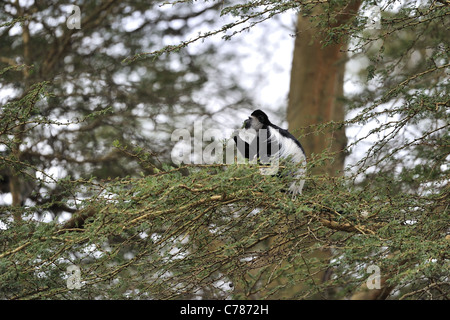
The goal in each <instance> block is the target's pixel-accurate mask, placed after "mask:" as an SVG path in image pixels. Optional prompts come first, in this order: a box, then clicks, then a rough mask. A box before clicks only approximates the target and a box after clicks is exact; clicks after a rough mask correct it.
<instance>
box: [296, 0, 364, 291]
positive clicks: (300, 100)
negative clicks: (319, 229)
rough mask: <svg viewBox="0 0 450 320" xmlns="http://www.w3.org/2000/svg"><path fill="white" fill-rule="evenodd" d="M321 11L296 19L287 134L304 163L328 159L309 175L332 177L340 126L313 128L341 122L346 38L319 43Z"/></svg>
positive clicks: (320, 254)
mask: <svg viewBox="0 0 450 320" xmlns="http://www.w3.org/2000/svg"><path fill="white" fill-rule="evenodd" d="M360 4H361V2H360V1H359V0H355V1H350V2H349V3H348V4H347V5H346V6H345V7H342V8H336V9H335V10H334V11H333V13H335V16H334V18H336V20H334V22H333V24H330V25H329V27H331V28H333V27H339V26H341V25H344V24H347V23H348V22H349V21H350V20H351V19H352V18H353V17H354V16H355V14H356V12H357V11H358V9H359V6H360ZM326 5H327V4H326ZM323 9H324V7H321V6H317V7H315V8H314V9H313V10H312V12H311V16H305V15H303V14H299V16H298V20H297V37H296V39H295V47H294V54H293V61H292V69H291V82H290V89H289V104H288V110H287V120H288V123H289V130H290V131H291V133H293V134H294V135H295V136H297V137H298V136H300V135H301V136H302V137H300V141H301V143H302V145H303V147H304V149H305V152H306V155H307V158H308V162H310V163H313V162H314V161H315V159H318V158H320V155H322V154H323V152H325V155H326V156H329V157H332V158H333V160H327V161H326V162H325V164H324V165H318V166H314V168H313V169H312V170H310V174H313V175H323V174H325V175H330V176H337V175H341V174H342V172H343V169H344V161H345V153H344V152H343V150H344V148H345V147H346V144H347V137H346V135H345V128H344V127H343V126H338V127H331V126H329V127H325V128H323V127H320V129H319V130H318V127H317V126H316V125H320V124H325V123H331V122H334V123H341V122H343V121H344V120H345V109H344V107H345V106H344V103H343V99H342V97H343V93H344V72H345V62H346V59H347V56H346V49H347V39H346V38H345V37H344V38H341V40H342V41H340V42H337V43H333V44H328V45H326V46H324V45H323V43H324V42H325V41H326V39H325V33H324V32H323V31H324V30H323V27H321V26H318V25H317V22H315V21H313V20H311V17H312V16H316V15H318V14H322V13H323V12H324V10H323ZM321 18H322V17H321ZM330 21H332V20H330ZM300 130H302V131H300ZM310 241H311V246H312V245H314V244H315V240H314V239H312V238H311V239H310ZM330 257H331V252H329V250H315V251H314V252H312V253H311V254H310V255H307V256H306V258H315V259H318V260H319V261H327V260H329V259H330ZM309 273H310V275H311V278H312V279H313V281H314V283H316V284H320V283H321V282H322V281H324V280H326V279H327V277H328V276H329V275H330V273H329V272H328V271H326V270H310V272H309ZM294 290H296V291H297V293H296V294H299V293H301V292H302V291H304V290H305V288H304V286H303V285H302V284H300V285H298V286H296V288H294ZM326 296H327V292H322V293H320V294H317V295H316V296H314V297H313V298H317V299H320V298H324V297H325V298H326Z"/></svg>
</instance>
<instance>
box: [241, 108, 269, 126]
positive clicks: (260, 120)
mask: <svg viewBox="0 0 450 320" xmlns="http://www.w3.org/2000/svg"><path fill="white" fill-rule="evenodd" d="M270 124H271V123H270V121H269V117H268V116H267V114H265V113H264V112H263V111H261V110H259V109H258V110H255V111H253V112H252V114H251V115H250V117H248V119H247V120H245V121H244V128H245V129H250V128H251V129H255V130H256V131H258V130H259V129H263V128H267V126H268V125H270Z"/></svg>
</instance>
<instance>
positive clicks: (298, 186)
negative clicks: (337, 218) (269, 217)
mask: <svg viewBox="0 0 450 320" xmlns="http://www.w3.org/2000/svg"><path fill="white" fill-rule="evenodd" d="M247 130H254V133H256V136H255V137H254V138H253V140H252V141H251V142H250V143H248V142H246V141H244V140H242V139H241V138H240V137H239V134H237V135H235V136H234V137H233V139H234V142H235V143H236V145H237V148H238V150H239V152H240V153H241V154H242V155H243V156H244V157H245V158H246V159H249V160H255V159H257V160H259V161H260V162H261V163H265V164H267V163H273V162H274V161H278V160H279V159H280V158H284V159H290V161H292V162H294V163H299V164H302V166H301V167H300V168H299V169H298V170H297V171H296V172H295V173H294V176H295V177H296V178H301V177H303V176H304V174H305V168H304V166H305V165H306V155H305V151H304V149H303V147H302V145H301V144H300V142H299V141H298V140H297V139H296V138H295V137H294V136H293V135H292V134H291V133H290V132H289V131H288V130H286V129H282V128H280V127H278V126H276V125H274V124H273V123H271V122H270V120H269V118H268V117H267V115H266V114H265V113H264V112H263V111H261V110H256V111H254V112H253V113H252V114H251V116H250V117H249V118H248V119H247V120H245V121H244V131H247ZM303 184H304V180H299V181H296V182H294V183H292V184H291V186H290V188H289V190H290V191H291V192H292V193H293V194H294V195H295V194H299V193H301V191H302V189H303Z"/></svg>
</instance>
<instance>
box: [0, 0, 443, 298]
mask: <svg viewBox="0 0 450 320" xmlns="http://www.w3.org/2000/svg"><path fill="white" fill-rule="evenodd" d="M183 2H184V1H177V3H176V4H175V5H174V7H173V8H174V9H173V10H174V11H172V12H171V13H170V14H169V13H168V11H164V10H162V9H161V8H160V7H159V6H158V3H156V2H154V3H153V2H152V4H151V5H148V4H147V2H145V3H144V2H142V3H141V2H139V1H137V2H136V1H135V2H132V3H128V2H127V1H123V2H115V1H105V2H101V1H98V3H97V5H96V6H93V7H92V8H90V9H89V8H88V3H90V2H86V4H85V5H84V6H82V8H81V10H82V12H91V13H92V14H91V15H89V16H86V17H85V18H84V20H82V29H81V30H82V32H83V33H81V32H78V33H77V31H76V30H74V29H72V30H71V29H65V20H63V21H58V20H51V19H45V17H47V16H48V15H49V14H50V13H49V12H56V11H58V10H59V11H60V12H62V10H63V8H62V7H61V5H56V4H54V5H53V4H52V5H50V4H48V7H47V6H45V7H41V6H40V5H38V4H32V5H30V6H28V7H20V6H19V5H18V4H17V2H14V3H9V2H7V1H5V2H4V3H3V4H2V5H1V6H3V8H2V9H3V10H1V11H0V12H1V15H2V18H4V19H5V20H6V21H10V22H8V23H4V24H2V25H1V27H2V29H0V31H1V34H0V41H1V45H2V54H1V55H2V57H0V58H2V59H1V60H0V62H1V63H2V71H1V76H2V78H1V82H2V88H3V89H4V90H6V89H10V91H9V93H7V96H6V98H5V101H4V103H3V104H2V109H1V116H0V147H1V149H0V175H1V179H2V180H1V184H0V188H1V189H0V191H1V192H2V194H3V199H2V206H1V207H0V297H1V298H2V299H56V298H59V299H77V298H80V299H123V298H130V299H175V298H189V299H190V298H204V299H205V298H219V299H223V298H240V299H249V298H260V299H263V298H289V299H301V298H332V299H338V298H351V297H354V298H355V297H357V294H358V292H360V291H361V290H364V288H362V287H361V285H364V284H366V283H367V282H366V281H367V280H368V279H371V276H372V273H371V271H370V270H371V269H370V268H369V267H371V266H376V267H378V268H379V270H380V276H381V277H380V282H381V287H380V289H378V290H379V291H382V294H381V295H379V296H378V297H384V298H386V297H389V298H392V299H418V298H421V299H448V298H449V287H450V285H449V269H450V268H449V252H450V250H449V249H450V239H449V238H450V236H449V226H450V218H449V207H448V206H449V199H450V189H449V185H448V182H449V170H450V168H449V165H448V164H449V160H450V146H449V145H450V137H449V131H448V127H449V121H448V120H449V104H450V98H449V86H450V82H449V78H448V72H449V56H448V52H450V45H449V39H448V27H449V19H448V16H449V15H450V6H449V3H448V1H432V2H429V3H425V4H421V5H420V6H419V5H416V3H412V2H408V1H405V2H397V1H386V3H384V4H383V7H382V11H381V22H380V29H378V30H367V28H366V23H367V17H365V16H364V15H363V14H361V15H360V16H357V17H355V19H354V20H352V21H351V23H350V24H346V25H345V26H339V27H338V28H337V27H333V19H338V18H339V10H340V8H342V6H344V5H345V2H343V1H333V2H324V1H248V2H242V3H239V4H235V5H230V6H227V5H226V4H224V3H223V2H222V1H220V3H219V2H217V4H220V5H217V4H215V3H213V2H212V3H209V2H206V4H204V5H205V6H209V5H212V7H208V9H211V10H212V11H210V10H206V9H205V10H198V8H197V7H196V8H197V10H198V11H195V13H192V11H189V10H186V8H190V6H189V5H188V4H183ZM92 3H94V2H92ZM183 5H184V6H183ZM369 5H370V3H368V2H367V3H365V2H364V3H363V6H362V9H361V12H364V10H365V9H367V8H368V6H369ZM314 6H323V8H322V10H321V11H320V14H317V15H315V16H311V19H312V20H314V21H316V22H317V24H318V25H320V26H322V27H323V32H324V33H326V34H327V35H328V38H327V39H328V40H329V41H330V42H339V41H343V39H349V41H350V43H351V47H350V49H349V51H350V52H349V54H350V55H349V63H351V62H353V61H356V60H357V59H359V58H362V59H366V60H364V61H366V66H365V67H363V68H361V70H360V71H361V72H360V74H359V75H358V81H359V83H360V85H361V89H360V90H359V92H357V93H356V94H354V95H352V94H349V95H348V96H346V97H345V99H346V103H347V105H348V117H347V120H346V121H345V122H343V123H325V124H321V125H317V126H316V132H320V131H321V130H325V129H327V128H330V127H334V128H339V127H342V126H345V127H346V128H348V129H355V128H356V129H357V130H360V131H359V132H358V134H355V136H352V137H350V138H351V139H350V142H349V144H348V146H347V148H346V149H345V150H341V151H340V152H345V153H348V154H350V158H352V157H357V159H356V161H354V162H352V163H349V165H348V166H347V167H346V170H345V172H344V174H342V175H338V176H336V177H330V176H328V175H309V176H308V177H307V182H306V185H305V190H304V193H303V194H302V195H300V196H298V197H296V198H292V197H291V196H290V195H289V194H286V193H285V192H284V186H285V185H286V184H287V183H289V179H290V178H289V177H271V176H266V175H261V174H259V171H258V168H256V167H255V166H250V165H247V164H226V165H225V164H220V163H218V164H212V165H192V164H184V165H181V166H179V167H178V166H175V165H174V164H173V163H171V162H170V160H169V158H170V157H169V155H170V151H171V150H170V148H169V147H167V149H165V148H166V146H167V143H168V142H169V141H170V132H171V131H172V130H173V129H174V128H176V127H179V126H180V125H181V124H182V123H183V121H188V120H189V119H192V118H190V116H191V115H193V114H202V113H204V112H205V113H208V111H207V110H206V107H205V105H203V104H202V103H200V102H199V101H198V100H196V97H197V94H198V93H199V92H205V90H206V89H205V88H210V86H209V85H208V86H207V85H206V84H207V83H210V82H208V81H213V80H214V77H212V79H213V80H211V79H210V78H209V77H208V75H210V74H211V73H210V72H212V71H211V70H214V67H215V66H214V64H215V63H214V59H217V56H215V55H216V54H218V53H217V52H216V51H215V48H213V47H209V46H207V45H205V47H204V48H205V49H204V50H205V51H204V52H197V53H196V54H193V53H190V52H189V51H188V50H187V49H186V48H185V47H187V48H189V46H188V45H189V44H191V43H194V42H196V39H198V40H204V39H206V38H208V37H209V36H211V35H214V34H221V33H224V34H225V38H226V39H228V38H229V36H237V35H239V36H242V37H245V33H242V31H244V30H246V28H251V27H252V26H254V25H255V24H259V23H261V22H264V21H266V20H269V19H271V18H272V17H273V16H274V15H276V14H281V13H282V12H284V11H286V10H290V9H296V10H298V11H299V12H300V14H305V15H308V14H309V13H310V12H311V9H312V7H314ZM177 8H180V9H179V11H177V10H178V9H177ZM205 8H206V7H205ZM183 9H184V10H183ZM51 10H53V11H51ZM158 10H162V11H158ZM218 10H219V11H218ZM207 12H214V13H213V14H212V16H208V18H205V20H206V21H207V22H210V20H212V18H211V17H214V16H215V15H219V14H222V15H231V16H232V17H235V18H236V20H235V22H234V23H232V24H230V25H226V26H221V27H220V28H219V29H217V31H214V29H213V28H212V27H211V30H210V31H208V32H207V33H205V34H200V35H199V36H198V38H193V39H191V40H190V41H185V42H182V43H181V44H180V45H176V46H173V45H171V46H169V47H164V44H162V43H160V42H158V40H157V39H158V37H160V36H161V35H162V34H164V32H169V33H170V32H172V33H173V34H175V35H177V36H180V37H181V36H183V30H186V29H183V28H184V27H185V26H187V25H188V22H186V21H188V20H189V18H190V17H195V18H200V19H201V18H202V17H204V16H202V14H205V13H207ZM151 13H154V14H153V15H151ZM172 13H173V15H172ZM135 15H142V16H143V17H145V18H143V20H142V25H140V26H139V27H137V28H136V29H133V30H128V31H127V30H126V29H125V28H124V26H123V24H121V21H122V20H121V19H125V18H127V19H131V18H132V17H133V16H135ZM172 20H181V21H185V24H183V26H182V27H180V28H178V29H174V26H175V25H176V24H174V25H171V27H170V28H166V29H164V27H161V28H157V27H155V26H158V22H160V23H163V22H167V23H169V22H170V21H172ZM51 23H54V25H50V24H51ZM169 25H170V24H169ZM165 26H167V25H165ZM13 28H18V29H13ZM12 30H13V31H12ZM14 30H15V31H14ZM17 30H19V31H17ZM58 30H59V31H58ZM230 30H233V31H232V33H231V34H230V32H231V31H230ZM150 31H151V32H150ZM27 33H28V37H27V36H26V35H27ZM83 39H89V41H88V40H84V41H83ZM95 39H100V40H101V41H100V42H95V41H94V40H95ZM143 39H145V41H144V40H143ZM149 39H153V41H154V43H153V42H152V43H151V45H150V42H151V41H150V40H149ZM121 41H123V43H124V44H125V45H124V46H125V47H126V49H124V50H118V51H115V50H112V49H111V47H113V46H117V45H120V44H121V43H122V42H121ZM143 42H144V44H143ZM42 43H46V44H47V45H46V46H43V45H42ZM96 43H97V45H96ZM323 45H324V46H326V45H327V43H324V44H323ZM145 52H151V53H152V54H145ZM168 52H170V55H166V53H168ZM163 53H164V54H163ZM17 57H20V58H17ZM149 57H152V58H153V60H152V59H148V58H149ZM214 57H216V58H214ZM209 59H211V60H209ZM174 61H182V62H183V63H179V64H175V65H176V66H177V67H176V68H175V69H174V64H173V63H174ZM224 63H225V62H224ZM121 77H124V78H125V80H123V79H122V80H123V81H119V80H120V79H121ZM218 84H221V85H224V86H225V87H226V89H227V90H232V91H233V92H234V93H235V94H236V97H239V99H237V100H238V101H241V102H242V101H243V100H245V99H244V98H243V97H242V96H241V94H242V92H241V90H240V89H239V88H237V87H233V86H231V87H230V86H228V84H227V82H226V81H224V82H220V81H219V82H218ZM202 90H203V91H202ZM4 92H5V91H4ZM216 93H217V95H218V96H221V95H223V97H224V99H225V100H226V99H227V97H226V95H225V94H224V93H223V92H220V88H219V89H217V91H215V92H209V93H208V94H209V95H213V94H216ZM161 115H165V117H161ZM158 116H159V117H158ZM157 119H159V120H157ZM161 119H164V121H160V120H161ZM146 121H148V122H150V123H151V125H150V126H151V127H152V130H150V132H151V135H150V136H146V137H144V136H143V135H141V133H140V130H139V129H140V128H141V126H143V125H145V123H146ZM367 128H369V129H367ZM191 129H192V128H191ZM301 139H308V136H302V137H300V140H301ZM169 146H170V147H172V145H169ZM361 150H362V151H361ZM360 154H362V156H358V155H360ZM332 157H333V154H330V153H329V152H323V153H322V154H320V155H314V158H313V159H310V160H309V162H308V169H310V170H309V171H310V172H311V169H312V168H313V167H320V166H322V165H323V164H324V163H325V162H326V160H329V159H332ZM284 170H286V171H289V168H284ZM55 171H57V172H58V173H57V174H56V173H55ZM8 195H10V198H11V201H10V202H8V201H6V200H5V199H6V198H7V196H8ZM320 252H326V253H327V255H326V256H327V257H329V256H331V258H326V259H323V258H321V256H320ZM73 266H75V268H76V270H77V271H76V272H75V273H74V274H73V273H72V272H71V271H70V270H71V269H70V268H71V267H73ZM68 268H69V269H68ZM77 272H79V273H78V274H77ZM74 276H76V277H78V278H76V279H75V280H74V281H75V282H76V283H77V284H79V286H78V287H75V288H74V287H73V286H71V285H70V283H71V282H70V281H72V280H73V279H74ZM78 280H79V281H78ZM369 290H373V292H375V291H376V290H377V289H370V288H369Z"/></svg>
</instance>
